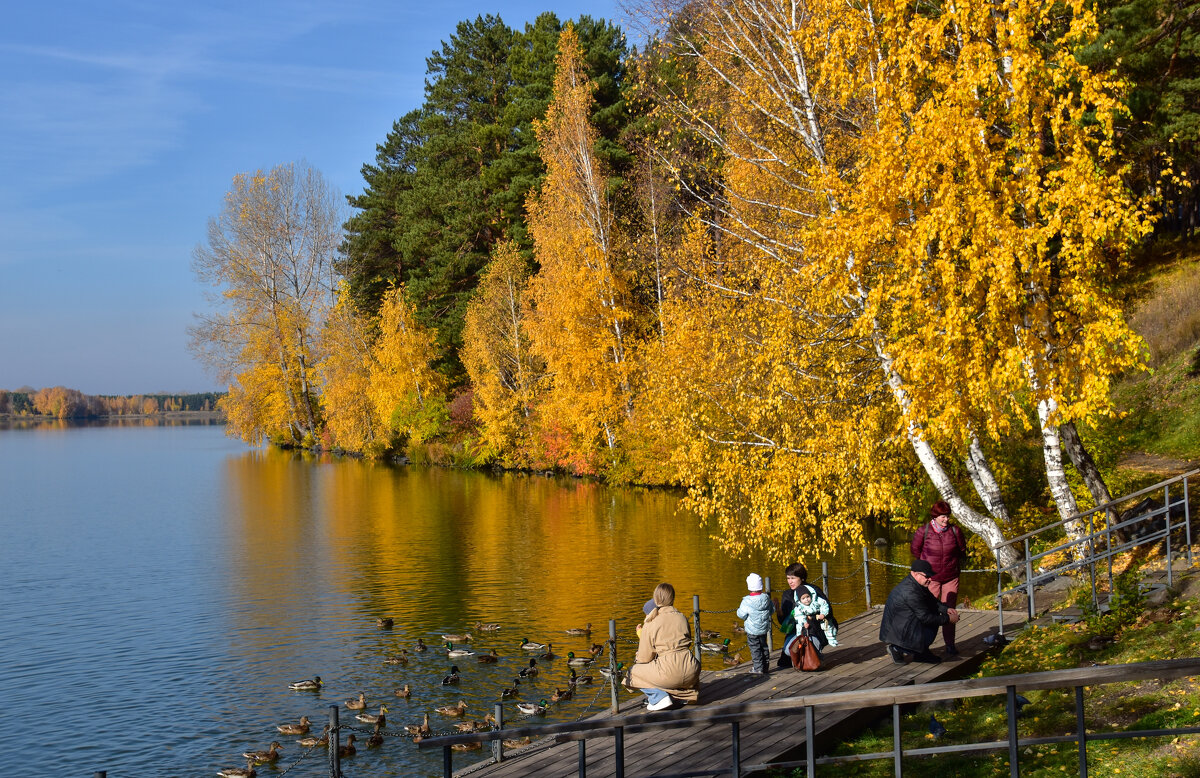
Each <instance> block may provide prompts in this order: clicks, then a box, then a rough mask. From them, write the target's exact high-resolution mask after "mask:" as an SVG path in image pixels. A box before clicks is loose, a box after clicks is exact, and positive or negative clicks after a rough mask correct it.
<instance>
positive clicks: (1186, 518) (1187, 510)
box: [1183, 478, 1192, 567]
mask: <svg viewBox="0 0 1200 778" xmlns="http://www.w3.org/2000/svg"><path fill="white" fill-rule="evenodd" d="M1183 526H1184V531H1185V532H1186V533H1187V534H1186V539H1187V563H1188V567H1191V566H1192V510H1191V506H1190V505H1188V479H1187V478H1184V479H1183Z"/></svg>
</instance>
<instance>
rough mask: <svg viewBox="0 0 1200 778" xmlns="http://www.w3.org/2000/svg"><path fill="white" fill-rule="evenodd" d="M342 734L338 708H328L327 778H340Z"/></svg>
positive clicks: (334, 706)
mask: <svg viewBox="0 0 1200 778" xmlns="http://www.w3.org/2000/svg"><path fill="white" fill-rule="evenodd" d="M341 741H342V734H341V729H340V727H339V724H338V706H336V705H330V706H329V746H328V748H329V751H328V753H329V778H342V757H341V755H340V754H338V751H339V749H340V748H341V745H342V743H341Z"/></svg>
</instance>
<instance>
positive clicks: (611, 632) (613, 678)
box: [608, 619, 621, 713]
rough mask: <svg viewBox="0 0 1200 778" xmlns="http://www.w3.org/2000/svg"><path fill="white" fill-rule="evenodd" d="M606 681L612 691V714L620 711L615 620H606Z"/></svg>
mask: <svg viewBox="0 0 1200 778" xmlns="http://www.w3.org/2000/svg"><path fill="white" fill-rule="evenodd" d="M608 670H609V673H608V680H609V686H610V687H611V690H612V706H611V708H610V710H611V712H612V713H616V712H617V711H619V710H620V709H621V706H620V705H619V704H618V703H617V683H618V682H619V680H620V679H618V678H617V620H616V619H609V620H608Z"/></svg>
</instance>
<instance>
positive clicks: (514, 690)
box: [500, 678, 521, 700]
mask: <svg viewBox="0 0 1200 778" xmlns="http://www.w3.org/2000/svg"><path fill="white" fill-rule="evenodd" d="M520 693H521V679H520V678H514V679H513V685H512V687H511V688H508V689H501V690H500V699H502V700H511V699H512V698H513V697H516V696H517V695H518V694H520Z"/></svg>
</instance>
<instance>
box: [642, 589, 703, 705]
mask: <svg viewBox="0 0 1200 778" xmlns="http://www.w3.org/2000/svg"><path fill="white" fill-rule="evenodd" d="M635 660H636V662H637V664H635V665H634V666H633V667H631V668H629V685H630V686H633V687H635V688H638V689H662V690H663V691H664V692H666V693H667V694H669V695H671V696H672V697H674V698H675V699H677V700H683V701H684V702H693V703H694V702H699V700H700V663H699V662H697V661H696V657H694V656H692V632H691V630H690V629H689V628H688V620H687V617H686V616H684V615H683V614H682V613H680V612H679V611H677V610H676V609H675V608H674V606H671V605H664V606H663V607H661V608H659V609H658V616H657V617H655V619H654V620H653V621H651V622H649V623H648V624H645V625H644V626H643V627H642V637H641V640H640V641H639V642H638V650H637V656H636V657H635Z"/></svg>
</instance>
